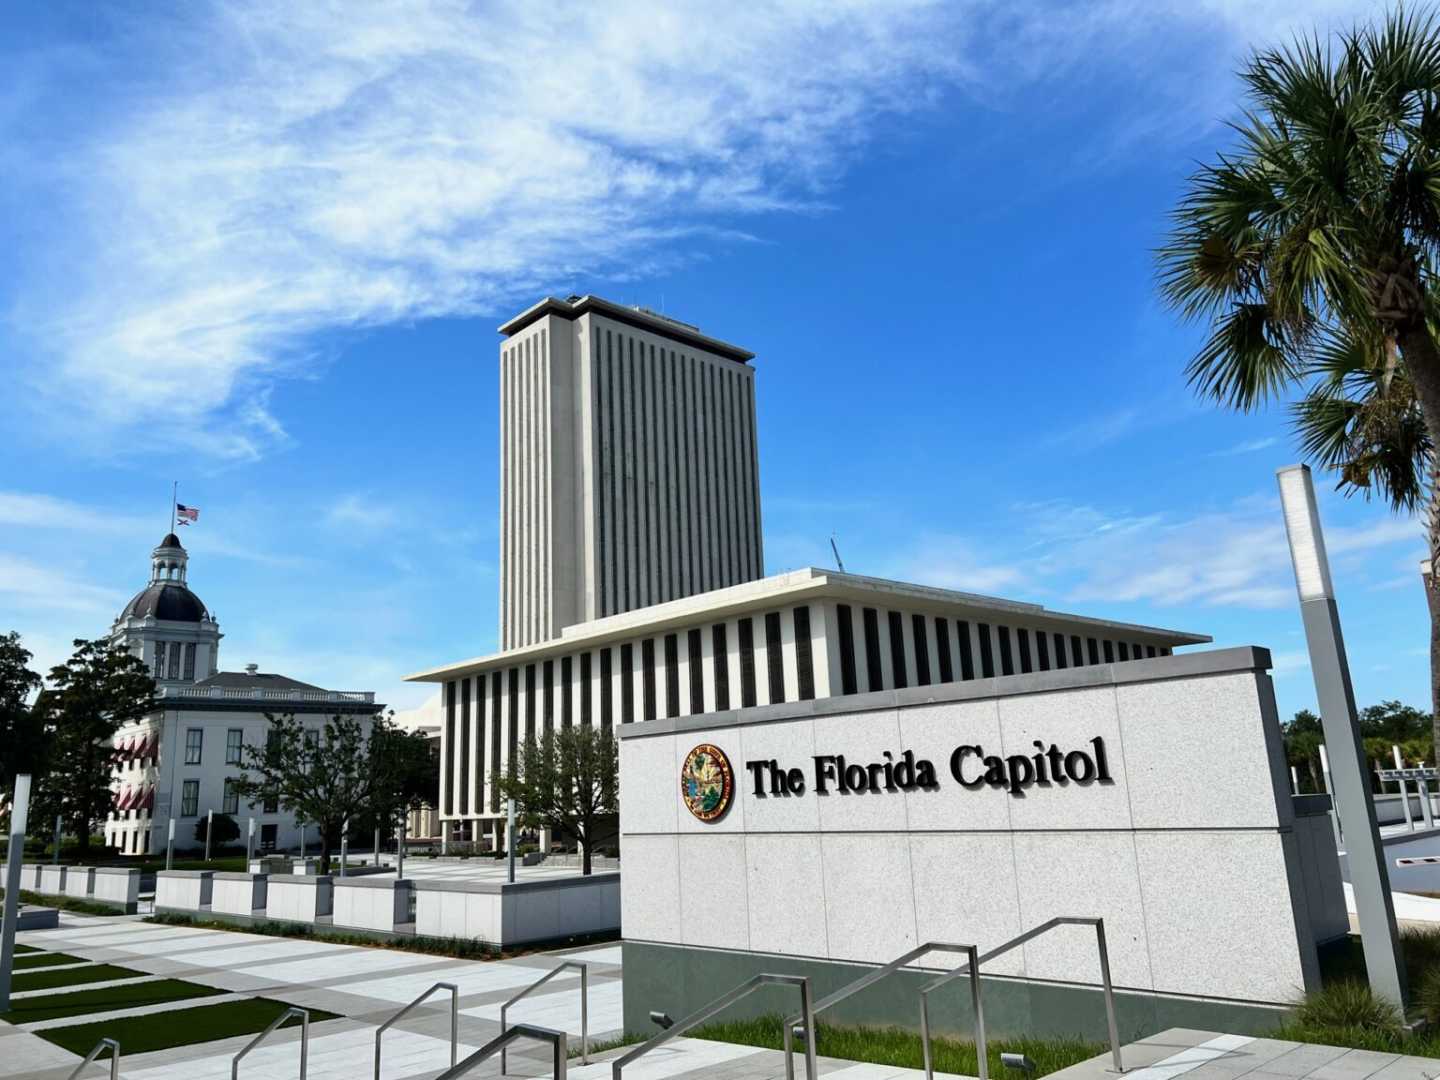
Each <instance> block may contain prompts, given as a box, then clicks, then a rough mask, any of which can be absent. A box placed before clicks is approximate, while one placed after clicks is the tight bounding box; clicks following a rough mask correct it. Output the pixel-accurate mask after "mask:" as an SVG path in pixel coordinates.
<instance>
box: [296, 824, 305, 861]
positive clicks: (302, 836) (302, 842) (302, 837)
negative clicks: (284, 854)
mask: <svg viewBox="0 0 1440 1080" xmlns="http://www.w3.org/2000/svg"><path fill="white" fill-rule="evenodd" d="M296 824H297V825H299V826H300V861H301V862H302V863H303V862H304V861H305V822H303V821H298V822H296Z"/></svg>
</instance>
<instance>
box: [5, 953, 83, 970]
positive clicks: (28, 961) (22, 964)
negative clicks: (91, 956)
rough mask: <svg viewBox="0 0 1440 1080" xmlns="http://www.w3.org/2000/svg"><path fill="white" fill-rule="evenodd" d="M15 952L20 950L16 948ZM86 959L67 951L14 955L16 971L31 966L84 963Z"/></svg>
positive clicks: (43, 966)
mask: <svg viewBox="0 0 1440 1080" xmlns="http://www.w3.org/2000/svg"><path fill="white" fill-rule="evenodd" d="M15 951H16V953H19V952H20V950H19V949H18V948H17V949H16V950H15ZM84 963H88V961H87V960H86V959H85V958H84V957H83V956H71V955H70V954H69V953H63V952H53V953H31V954H29V955H28V956H21V955H17V956H16V957H15V970H16V971H29V970H31V969H32V968H45V967H55V966H56V965H57V964H84Z"/></svg>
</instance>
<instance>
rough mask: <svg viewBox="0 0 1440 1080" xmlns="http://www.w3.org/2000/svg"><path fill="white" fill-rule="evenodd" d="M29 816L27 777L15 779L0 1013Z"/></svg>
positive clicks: (5, 1005) (0, 940)
mask: <svg viewBox="0 0 1440 1080" xmlns="http://www.w3.org/2000/svg"><path fill="white" fill-rule="evenodd" d="M29 812H30V774H29V773H21V774H20V775H19V776H17V777H15V800H14V802H12V803H11V804H10V846H9V848H8V849H7V851H6V859H7V861H6V863H5V921H4V924H3V926H0V1012H6V1011H8V1010H9V1008H10V973H11V972H12V971H14V970H15V922H16V920H17V919H18V918H19V917H20V860H22V859H23V858H24V857H25V824H26V818H27V817H28V816H29Z"/></svg>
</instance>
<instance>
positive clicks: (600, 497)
mask: <svg viewBox="0 0 1440 1080" xmlns="http://www.w3.org/2000/svg"><path fill="white" fill-rule="evenodd" d="M500 332H501V333H502V334H504V335H505V337H506V340H505V341H504V342H502V343H501V345H500V575H501V588H500V647H501V649H502V650H504V649H514V648H520V647H522V646H525V645H533V644H535V643H537V642H543V641H550V640H552V639H554V638H557V637H559V636H560V632H561V631H562V630H563V629H564V628H565V627H566V626H571V625H574V624H575V623H581V622H589V621H591V620H593V619H599V618H603V617H605V616H607V615H615V614H619V613H620V612H625V611H632V610H634V609H636V608H643V607H648V606H650V605H652V604H659V603H663V602H664V601H666V600H674V599H677V598H679V597H684V596H693V595H695V594H697V593H703V592H707V591H709V590H711V589H719V588H724V587H725V586H728V585H737V584H740V583H741V582H745V581H753V580H755V579H757V578H759V577H761V576H762V575H763V573H764V558H763V552H762V549H761V540H760V476H759V466H758V461H757V456H756V448H755V371H754V369H753V368H752V367H751V366H750V363H749V361H750V360H751V359H753V357H754V354H753V353H750V352H747V351H746V350H744V349H740V348H737V347H736V346H734V345H728V344H726V343H725V342H723V341H717V340H716V339H714V338H710V337H706V336H705V335H704V334H701V333H700V331H699V330H698V329H697V328H696V327H693V326H690V325H688V324H686V323H681V322H677V321H676V320H674V319H669V318H666V317H664V316H662V315H657V314H655V313H654V312H652V311H647V310H645V309H643V308H629V307H622V306H621V305H619V304H612V303H610V302H609V301H606V300H601V299H599V298H598V297H594V296H583V297H581V296H572V297H570V298H569V299H568V300H556V299H554V298H549V299H546V300H542V301H541V302H540V303H538V304H536V305H535V306H534V307H531V308H529V309H528V310H526V311H524V312H522V313H521V314H519V315H517V316H516V317H515V318H513V319H511V320H510V321H509V322H507V323H506V324H505V325H503V326H501V327H500Z"/></svg>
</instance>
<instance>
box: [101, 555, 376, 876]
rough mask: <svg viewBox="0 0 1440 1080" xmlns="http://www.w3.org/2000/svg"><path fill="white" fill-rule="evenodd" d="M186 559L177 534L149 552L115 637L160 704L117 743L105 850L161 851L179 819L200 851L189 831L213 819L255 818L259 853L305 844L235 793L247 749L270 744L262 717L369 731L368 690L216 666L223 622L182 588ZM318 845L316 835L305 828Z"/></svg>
mask: <svg viewBox="0 0 1440 1080" xmlns="http://www.w3.org/2000/svg"><path fill="white" fill-rule="evenodd" d="M188 561H189V556H188V554H187V553H186V551H185V549H184V547H183V546H182V545H181V544H180V541H179V539H178V538H177V537H176V536H175V534H174V533H171V534H170V535H168V536H166V537H165V539H164V540H162V541H161V542H160V545H159V546H158V547H157V548H155V550H154V551H153V552H152V553H151V574H150V583H149V584H148V585H147V586H146V587H145V588H144V589H142V590H141V591H140V592H139V593H137V594H136V595H135V597H134V599H132V600H131V601H130V603H129V604H127V605H126V606H125V609H124V610H123V611H122V612H121V613H120V616H119V618H117V619H116V620H115V623H114V625H113V626H112V628H111V632H110V639H111V641H112V642H114V643H115V644H117V645H121V646H123V647H125V648H127V649H129V650H130V651H131V652H132V653H133V654H134V655H135V656H137V657H139V658H140V659H141V660H142V661H143V662H144V663H145V665H146V667H147V668H149V669H150V672H151V674H152V676H153V677H154V679H155V681H156V701H157V705H158V707H157V708H156V709H155V710H154V711H153V712H151V713H150V714H149V715H147V716H145V717H143V718H142V719H140V720H138V721H136V722H134V723H130V724H126V725H125V726H124V727H123V728H121V730H120V731H118V732H117V733H116V735H115V752H116V766H115V806H114V809H113V810H112V811H111V813H110V814H109V816H108V817H107V819H106V822H105V842H106V844H108V845H111V846H113V847H115V848H116V849H118V850H119V851H120V853H121V854H125V855H143V854H148V853H150V852H153V851H161V850H164V848H165V845H166V842H167V837H168V834H169V829H170V822H171V821H172V820H173V821H174V822H175V844H176V847H177V848H189V847H195V846H198V845H199V842H198V841H197V840H196V839H195V826H196V825H197V824H199V823H200V822H201V821H203V820H205V818H206V815H207V814H208V813H210V812H211V811H213V812H214V813H216V814H228V815H230V816H231V817H233V818H235V819H236V820H237V822H238V823H239V825H240V827H241V830H242V836H241V840H240V842H241V843H244V842H245V837H244V830H246V829H248V827H249V821H250V820H251V819H253V820H254V822H255V847H256V848H257V849H258V850H266V849H276V848H279V849H286V848H294V847H298V846H299V845H300V841H301V825H300V823H298V822H297V821H295V819H294V817H293V815H289V814H285V813H282V812H281V809H280V807H279V806H278V805H276V804H273V803H272V804H266V803H263V802H262V803H254V804H252V803H247V802H245V801H243V800H241V799H240V798H239V796H238V793H237V792H236V791H235V790H234V784H235V781H236V780H237V779H238V778H239V776H240V774H241V773H242V772H243V771H244V768H243V748H244V747H245V746H247V745H259V744H260V743H261V742H263V740H264V738H265V732H266V728H267V724H268V721H267V720H266V718H265V714H266V713H270V714H274V715H283V714H287V713H293V714H294V715H295V716H297V717H299V718H302V719H304V720H305V721H307V722H310V721H313V724H314V726H315V727H316V728H323V726H324V724H325V721H326V720H327V719H329V718H330V717H333V716H336V715H345V716H353V717H356V718H359V719H360V720H361V721H362V722H363V724H364V726H365V727H366V729H367V731H368V727H369V724H370V722H371V720H372V718H373V717H374V716H375V715H376V714H377V713H379V712H380V711H381V709H382V708H383V706H382V705H379V704H376V702H375V695H374V694H373V693H371V692H368V691H335V690H325V689H323V688H321V687H319V686H313V685H310V684H309V683H303V682H299V681H297V680H295V679H290V678H287V677H285V676H283V675H274V674H268V673H264V672H261V671H259V670H258V669H256V667H255V665H253V664H252V665H249V666H248V667H247V669H246V670H245V671H243V672H237V671H221V670H219V651H220V639H221V637H222V634H221V633H220V625H219V622H218V621H217V620H216V619H215V617H214V616H213V615H212V614H211V613H210V611H209V610H208V609H207V608H206V606H205V605H204V603H202V602H201V600H200V598H199V597H198V596H196V595H195V593H193V592H192V591H191V590H190V588H189V585H188V584H187V581H186V578H187V564H188ZM305 835H306V838H307V840H308V841H309V842H311V843H314V842H315V841H316V840H317V839H318V831H317V830H316V829H315V828H314V826H310V827H309V829H308V831H307V832H306V834H305Z"/></svg>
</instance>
